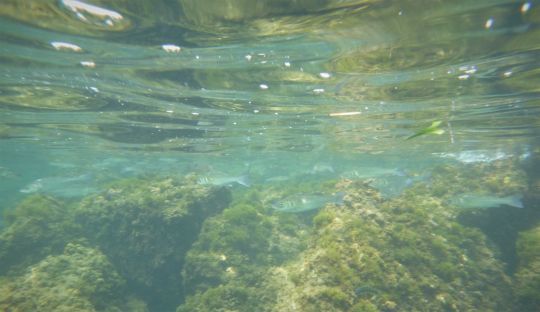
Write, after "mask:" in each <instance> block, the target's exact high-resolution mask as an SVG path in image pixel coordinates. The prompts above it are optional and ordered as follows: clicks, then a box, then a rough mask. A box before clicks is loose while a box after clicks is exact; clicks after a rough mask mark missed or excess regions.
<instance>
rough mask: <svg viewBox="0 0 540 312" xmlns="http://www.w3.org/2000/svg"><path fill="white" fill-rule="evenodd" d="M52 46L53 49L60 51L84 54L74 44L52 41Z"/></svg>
mask: <svg viewBox="0 0 540 312" xmlns="http://www.w3.org/2000/svg"><path fill="white" fill-rule="evenodd" d="M51 45H52V46H53V48H55V49H56V50H59V51H60V50H66V51H73V52H82V48H81V47H79V46H78V45H76V44H73V43H68V42H61V41H52V42H51Z"/></svg>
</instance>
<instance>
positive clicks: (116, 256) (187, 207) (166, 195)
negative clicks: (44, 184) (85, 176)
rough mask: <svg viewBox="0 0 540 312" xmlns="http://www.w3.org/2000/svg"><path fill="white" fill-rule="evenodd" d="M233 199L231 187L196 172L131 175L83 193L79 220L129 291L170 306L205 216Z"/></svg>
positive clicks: (153, 303) (161, 307)
mask: <svg viewBox="0 0 540 312" xmlns="http://www.w3.org/2000/svg"><path fill="white" fill-rule="evenodd" d="M229 202H230V192H229V190H228V189H226V188H209V187H203V186H200V185H198V184H197V183H196V180H195V179H194V178H192V179H190V178H187V179H186V180H184V181H176V180H173V179H165V180H151V179H131V180H126V181H123V182H120V183H117V184H114V185H112V186H110V187H109V188H108V190H107V191H105V192H104V193H102V194H101V195H97V196H91V197H88V198H86V199H84V200H83V201H82V202H81V204H80V205H79V206H78V207H77V208H76V210H75V220H76V222H77V223H78V224H80V226H81V227H82V229H83V233H84V235H85V236H86V237H87V238H88V239H89V240H90V241H91V242H92V243H93V244H95V245H97V246H99V248H100V249H101V250H102V251H103V253H104V254H106V255H107V257H109V259H110V260H111V262H112V263H113V265H114V266H115V267H116V269H117V270H118V272H119V273H120V275H121V276H123V277H124V278H125V279H126V280H127V282H128V287H129V289H130V290H131V291H135V293H137V294H138V295H139V296H141V297H142V298H143V299H145V300H146V301H147V302H148V303H149V305H150V306H153V307H154V309H156V310H168V309H169V308H170V307H172V306H176V305H178V304H179V303H180V302H181V300H182V299H183V291H182V283H181V275H180V271H181V268H182V266H183V261H184V256H185V254H186V252H187V250H188V249H189V248H190V246H191V244H192V243H193V241H194V240H195V239H196V237H197V235H198V233H199V230H200V227H201V224H202V222H203V220H204V219H206V218H207V217H208V216H211V215H212V214H216V213H218V212H220V211H221V210H222V209H223V208H224V207H225V206H227V205H228V204H229Z"/></svg>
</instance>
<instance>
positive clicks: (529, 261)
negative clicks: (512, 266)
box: [515, 226, 540, 311]
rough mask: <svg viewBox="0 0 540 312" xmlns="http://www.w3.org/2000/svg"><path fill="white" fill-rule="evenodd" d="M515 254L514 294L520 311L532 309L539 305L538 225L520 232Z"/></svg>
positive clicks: (539, 235)
mask: <svg viewBox="0 0 540 312" xmlns="http://www.w3.org/2000/svg"><path fill="white" fill-rule="evenodd" d="M517 254H518V260H519V266H518V269H517V272H516V274H515V280H516V283H515V291H516V295H517V297H518V298H519V300H520V303H521V304H522V307H521V308H522V311H528V310H530V311H532V310H533V309H535V307H538V306H539V305H540V226H536V227H535V228H533V229H531V230H528V231H525V232H522V233H520V235H519V238H518V241H517Z"/></svg>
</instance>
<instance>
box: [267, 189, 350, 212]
mask: <svg viewBox="0 0 540 312" xmlns="http://www.w3.org/2000/svg"><path fill="white" fill-rule="evenodd" d="M330 203H334V204H337V205H342V204H343V193H337V194H333V195H323V194H296V195H291V196H288V197H286V198H284V199H281V200H278V201H276V202H274V203H272V208H274V209H275V210H277V211H281V212H291V213H296V212H304V211H309V210H315V209H319V208H322V207H324V206H326V205H327V204H330Z"/></svg>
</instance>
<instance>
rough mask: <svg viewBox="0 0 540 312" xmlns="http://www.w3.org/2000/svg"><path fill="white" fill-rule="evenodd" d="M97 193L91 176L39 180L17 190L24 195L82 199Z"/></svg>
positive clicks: (56, 177) (55, 177)
mask: <svg viewBox="0 0 540 312" xmlns="http://www.w3.org/2000/svg"><path fill="white" fill-rule="evenodd" d="M98 191H99V189H98V188H97V187H95V186H94V183H93V176H92V175H91V174H83V175H79V176H73V177H69V176H68V177H62V176H54V177H45V178H39V179H37V180H34V181H33V182H31V183H29V184H28V185H26V186H25V187H23V188H22V189H20V190H19V192H21V193H24V194H33V193H40V194H49V195H54V196H58V197H66V198H71V197H82V196H86V195H88V194H91V193H96V192H98Z"/></svg>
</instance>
